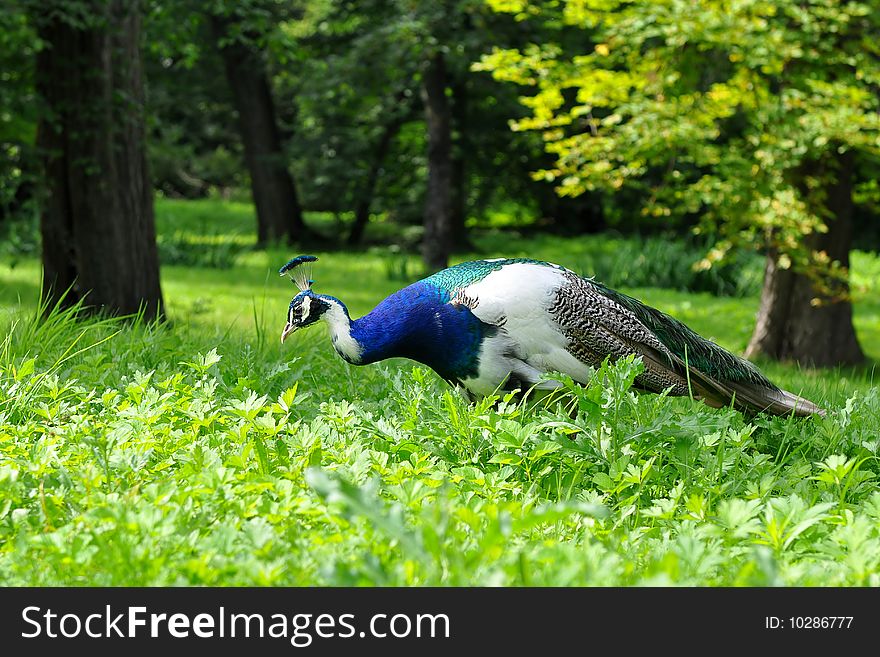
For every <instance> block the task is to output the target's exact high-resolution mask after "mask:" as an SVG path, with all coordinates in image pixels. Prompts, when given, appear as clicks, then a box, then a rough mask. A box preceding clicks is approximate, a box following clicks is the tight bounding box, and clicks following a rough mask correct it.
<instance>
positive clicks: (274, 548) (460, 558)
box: [0, 204, 880, 586]
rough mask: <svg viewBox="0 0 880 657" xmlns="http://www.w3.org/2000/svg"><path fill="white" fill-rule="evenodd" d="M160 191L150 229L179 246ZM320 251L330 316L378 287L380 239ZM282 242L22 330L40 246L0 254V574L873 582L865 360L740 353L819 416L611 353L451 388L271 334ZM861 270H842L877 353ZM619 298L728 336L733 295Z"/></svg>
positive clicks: (747, 307)
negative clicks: (702, 389) (585, 378)
mask: <svg viewBox="0 0 880 657" xmlns="http://www.w3.org/2000/svg"><path fill="white" fill-rule="evenodd" d="M158 207H159V209H160V211H161V210H162V207H163V205H162V204H159V206H158ZM224 207H225V206H224ZM186 208H187V210H188V211H189V214H187V213H185V212H184V213H180V212H178V214H177V215H175V218H174V220H173V221H172V220H171V217H169V216H166V217H162V216H160V217H159V221H158V224H159V227H160V231H164V232H165V233H167V234H174V231H188V232H189V233H192V234H194V235H196V237H198V234H199V230H201V229H200V228H199V226H200V224H201V219H200V218H199V217H200V216H201V215H199V214H198V212H197V210H198V208H191V207H190V206H186ZM172 209H174V210H175V212H177V211H178V210H180V208H178V207H177V206H174V207H173V208H172ZM207 209H208V210H210V209H211V208H207ZM226 209H227V210H229V211H230V212H232V211H233V210H234V211H235V212H234V217H233V218H234V221H232V220H230V222H229V225H228V226H226V227H225V228H224V226H225V224H224V223H223V222H224V221H225V220H224V219H223V218H222V215H218V216H220V217H221V219H218V221H216V222H214V223H213V224H211V231H212V233H211V234H212V235H216V236H219V237H218V239H220V238H222V239H225V240H226V241H227V242H229V243H235V240H236V239H238V240H240V239H241V235H243V234H244V232H243V231H245V230H246V226H245V224H247V223H248V222H249V221H250V220H251V219H252V217H249V216H247V214H246V212H245V210H247V208H245V209H241V208H236V207H232V206H229V207H227V208H226ZM178 215H179V216H178ZM223 235H228V239H227V238H224V237H223ZM607 246H608V245H603V242H602V240H601V239H600V238H596V237H589V238H584V239H573V238H565V239H562V238H550V237H542V238H540V239H531V240H529V241H526V240H521V241H519V240H516V239H509V240H507V241H506V242H505V243H504V244H503V248H504V252H497V251H495V250H494V249H493V247H492V243H491V240H484V241H483V249H482V252H481V253H480V254H479V255H482V256H485V257H492V256H494V255H513V256H515V255H530V256H532V257H540V258H543V259H546V260H551V261H557V262H564V263H569V262H572V263H575V264H576V263H578V262H581V261H583V262H584V263H586V262H587V261H588V260H589V258H590V257H592V256H591V254H595V253H601V252H602V250H603V248H605V247H607ZM612 248H614V247H612ZM318 255H319V256H320V257H321V265H322V267H321V271H320V275H319V276H318V275H316V278H318V279H319V280H318V282H317V284H316V285H317V286H319V287H322V288H323V289H325V290H328V291H331V290H332V291H334V292H336V293H338V294H344V295H345V298H346V299H350V300H351V306H350V307H351V310H352V312H353V313H357V314H359V313H362V312H365V311H367V310H369V309H370V308H371V307H372V305H373V304H375V303H376V302H377V301H378V300H380V299H381V298H382V297H383V296H384V295H386V294H388V293H390V292H392V291H393V290H395V289H397V288H399V287H400V285H401V284H402V283H403V282H404V281H401V280H396V279H395V280H392V279H391V278H389V276H388V275H387V268H386V264H387V263H386V262H385V260H384V259H383V254H381V253H369V252H368V253H359V254H358V255H357V257H352V256H351V254H346V253H318ZM289 257H290V254H289V253H287V252H282V251H280V250H277V249H275V250H271V249H270V250H268V251H253V250H249V249H247V250H241V251H240V252H238V255H237V256H236V258H235V259H234V260H232V261H231V262H230V263H229V265H230V266H229V268H228V269H222V270H220V269H215V268H210V267H195V268H191V267H184V266H182V265H168V266H165V267H163V281H162V282H163V289H164V291H165V295H166V300H167V303H168V308H169V313H170V321H169V322H168V323H166V324H161V325H160V324H147V323H144V322H142V321H137V319H134V320H127V321H123V320H114V319H101V318H95V317H91V318H90V317H85V316H82V315H81V313H80V312H79V311H78V310H77V309H73V310H69V311H65V312H59V311H57V310H55V311H52V312H49V313H48V316H47V317H45V318H44V319H42V320H40V321H38V320H37V318H38V317H39V316H40V315H41V314H46V312H45V311H46V310H47V309H40V308H38V302H37V299H38V288H37V286H36V285H35V281H38V280H39V270H38V263H37V262H36V260H35V259H33V258H31V259H28V258H24V259H18V260H17V261H16V263H15V264H16V266H15V267H14V268H12V267H10V266H9V264H8V263H6V262H0V324H2V325H3V327H4V329H5V330H4V332H3V334H2V335H3V336H4V337H3V338H2V340H0V583H2V584H4V585H112V586H121V585H133V586H136V585H205V584H214V585H270V584H271V585H453V586H459V585H516V586H520V585H524V586H530V585H562V586H583V585H614V586H617V585H624V586H630V585H645V584H660V585H686V586H690V585H700V586H717V585H746V586H752V585H761V586H764V585H784V586H794V585H817V586H825V585H827V586H854V585H869V586H877V585H880V575H878V572H880V488H878V474H880V462H878V449H880V394H878V391H877V388H876V385H875V379H874V377H873V373H872V371H871V370H870V369H868V370H867V371H859V370H839V371H830V372H815V371H809V370H799V369H797V368H795V367H792V366H790V365H784V364H771V363H762V367H763V369H764V370H765V371H766V372H767V373H768V374H769V375H770V376H771V378H773V379H774V380H775V381H777V382H778V383H779V384H781V385H783V386H784V387H785V388H787V389H789V390H792V391H794V392H797V393H799V394H803V395H805V396H808V397H810V398H811V399H814V400H815V401H817V402H819V403H820V404H822V405H823V406H825V407H826V408H827V409H828V410H829V412H828V414H827V416H826V417H824V418H819V417H814V418H807V419H786V418H768V417H763V416H758V417H754V418H746V417H743V416H742V415H740V414H739V413H736V412H734V411H732V410H730V409H711V408H709V407H707V406H704V405H702V404H700V403H698V402H693V401H691V400H688V399H686V398H684V399H683V398H676V399H670V398H665V397H662V396H658V395H639V394H637V393H635V392H634V391H633V390H632V387H631V384H632V381H633V378H634V377H635V376H636V374H637V372H638V371H639V368H640V367H641V364H640V363H639V362H638V361H626V360H625V361H620V362H618V363H615V364H610V363H606V364H604V365H603V366H602V367H601V368H600V369H599V370H598V371H597V372H596V375H595V376H594V378H593V380H592V383H591V384H590V385H589V386H586V387H583V386H579V385H576V384H574V383H573V382H571V381H566V385H565V386H564V388H563V390H561V391H560V393H559V394H558V395H556V396H554V397H552V398H549V399H545V400H543V401H542V402H540V403H538V401H537V400H533V399H531V398H527V399H526V400H525V401H517V400H516V399H514V398H512V397H503V396H502V397H498V398H489V399H486V400H483V401H481V402H477V403H468V402H466V401H465V400H464V399H463V398H462V397H461V396H459V395H458V394H457V393H456V392H455V391H454V390H452V389H451V388H449V387H448V386H447V385H446V384H445V383H443V382H442V381H441V380H439V379H438V378H437V377H436V376H435V375H434V374H433V373H432V372H429V371H426V370H424V369H422V368H419V367H414V366H413V364H412V363H411V362H409V361H402V360H393V361H388V362H386V363H385V364H383V365H376V366H369V367H362V368H355V367H352V366H349V365H347V364H346V363H344V362H342V361H341V360H340V359H339V358H338V357H337V356H336V354H335V353H334V352H333V351H332V347H331V346H330V345H329V342H328V341H327V340H326V339H324V336H321V335H320V334H319V332H318V331H314V332H303V333H300V334H297V335H295V336H294V337H293V338H292V339H291V340H289V341H288V343H287V344H285V345H284V348H282V347H281V345H279V344H278V338H277V335H278V333H279V332H280V329H281V325H282V323H283V321H284V319H285V314H284V313H285V310H286V308H287V303H288V302H289V298H290V294H291V290H290V289H288V287H289V286H282V285H281V283H282V282H281V281H279V280H278V276H277V274H276V273H275V272H276V271H277V268H278V266H279V264H280V263H283V262H285V261H286V260H287V259H288V258H289ZM462 257H463V258H466V257H471V256H468V255H463V256H462ZM878 263H880V260H878V259H877V258H876V257H875V256H872V255H870V254H856V257H855V258H854V260H853V280H854V281H855V282H856V283H857V287H859V288H860V290H861V291H859V292H858V293H859V294H860V295H862V296H861V297H860V298H859V299H858V300H857V304H856V306H855V307H856V317H855V323H856V327H857V330H858V331H859V336H860V338H861V339H862V341H863V344H864V346H865V348H866V350H867V351H868V353H869V355H870V356H871V357H873V358H875V359H877V358H880V352H877V351H876V345H878V344H880V307H878V305H877V301H876V299H877V298H878V297H877V294H876V288H875V286H876V281H877V280H878V278H877V276H876V274H877V272H878V271H880V264H878ZM584 267H585V268H586V267H588V265H586V264H585V265H584ZM581 273H585V274H590V273H592V272H589V271H582V272H581ZM624 291H625V292H628V293H631V294H634V295H635V296H638V297H639V298H642V299H645V300H646V301H648V302H649V303H651V305H654V306H656V307H659V308H660V309H662V310H665V311H667V312H671V313H672V314H674V315H675V316H677V317H679V318H681V319H683V320H684V321H686V322H687V323H688V324H689V325H691V326H692V327H693V328H694V329H696V330H697V331H698V332H700V333H701V334H703V335H706V336H707V337H711V338H712V339H714V340H716V341H717V342H719V343H720V344H722V345H724V346H725V347H728V348H730V349H733V350H734V351H741V350H742V348H743V347H744V346H745V343H746V341H747V339H748V333H749V330H750V327H751V324H752V322H753V321H754V312H755V309H756V308H757V299H756V298H755V297H754V296H751V297H749V296H746V297H743V298H731V297H724V298H719V297H715V296H711V295H709V294H705V293H702V294H693V293H685V292H681V291H675V290H669V289H659V288H624Z"/></svg>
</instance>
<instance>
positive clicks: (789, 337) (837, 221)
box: [746, 153, 865, 367]
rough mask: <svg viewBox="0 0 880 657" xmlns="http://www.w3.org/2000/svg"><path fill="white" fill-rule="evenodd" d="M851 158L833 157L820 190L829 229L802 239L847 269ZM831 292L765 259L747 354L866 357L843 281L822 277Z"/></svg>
mask: <svg viewBox="0 0 880 657" xmlns="http://www.w3.org/2000/svg"><path fill="white" fill-rule="evenodd" d="M852 174H853V157H852V154H851V153H847V154H845V155H842V156H838V158H837V167H836V178H835V182H834V184H831V185H829V186H828V187H826V189H825V193H826V196H825V200H824V202H823V203H824V205H825V208H826V209H827V210H828V211H829V212H830V213H831V214H832V215H833V218H830V219H827V220H826V222H827V224H828V232H827V233H816V234H812V235H810V236H809V237H807V238H806V243H807V246H808V248H811V249H813V250H816V251H825V252H826V253H827V254H828V256H829V257H830V258H831V260H832V261H834V260H836V261H838V262H840V264H841V265H842V266H843V267H846V268H848V267H849V251H850V247H851V244H852V213H853V201H852ZM826 285H827V286H828V287H829V289H830V292H831V293H830V294H829V293H828V292H825V293H817V291H816V290H815V289H814V286H813V282H812V281H811V280H810V279H809V278H808V277H807V276H805V275H803V274H801V273H797V272H795V271H792V270H791V269H781V268H779V266H778V265H777V259H776V257H775V255H774V254H770V255H769V256H768V258H767V265H766V269H765V273H764V288H763V291H762V293H761V306H760V309H759V311H758V320H757V324H756V326H755V332H754V334H753V335H752V339H751V341H750V342H749V346H748V349H747V350H746V356H747V357H750V358H751V357H754V356H759V355H762V356H767V357H770V358H774V359H777V360H794V361H797V362H799V363H802V364H804V365H811V366H816V367H834V366H836V365H855V364H858V363H862V362H864V360H865V355H864V353H863V352H862V349H861V347H860V346H859V342H858V339H857V338H856V332H855V328H854V327H853V323H852V304H851V303H850V301H849V284H848V282H847V281H845V280H844V281H832V280H828V281H826Z"/></svg>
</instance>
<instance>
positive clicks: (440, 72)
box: [422, 52, 452, 271]
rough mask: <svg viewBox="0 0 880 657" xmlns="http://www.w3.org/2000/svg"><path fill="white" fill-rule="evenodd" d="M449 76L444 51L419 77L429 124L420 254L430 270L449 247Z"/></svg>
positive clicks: (442, 260)
mask: <svg viewBox="0 0 880 657" xmlns="http://www.w3.org/2000/svg"><path fill="white" fill-rule="evenodd" d="M447 84H448V76H447V73H446V63H445V61H444V59H443V53H442V52H437V53H436V54H434V55H433V56H432V57H431V59H430V61H429V62H428V66H427V68H426V69H425V72H424V77H423V80H422V100H423V102H424V105H425V122H426V124H427V128H428V186H427V196H426V199H425V223H424V226H425V234H424V237H423V241H422V258H423V260H424V262H425V266H426V267H427V268H428V270H429V271H438V270H440V269H443V268H444V267H446V266H447V265H448V264H449V254H450V252H451V250H452V117H451V112H450V106H449V100H448V99H447V97H446V87H447Z"/></svg>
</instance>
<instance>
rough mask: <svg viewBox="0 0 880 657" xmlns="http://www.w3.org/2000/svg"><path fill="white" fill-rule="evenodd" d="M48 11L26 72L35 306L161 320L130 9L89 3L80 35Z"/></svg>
mask: <svg viewBox="0 0 880 657" xmlns="http://www.w3.org/2000/svg"><path fill="white" fill-rule="evenodd" d="M57 9H58V10H57V11H45V12H44V13H43V14H41V15H39V16H34V17H33V19H34V23H35V25H36V26H37V30H38V34H39V37H40V39H41V40H42V41H43V42H44V43H45V44H46V47H45V48H43V49H41V50H40V53H39V55H38V56H37V69H36V81H37V90H38V92H39V93H40V95H41V96H42V99H43V102H44V104H45V110H46V111H45V113H44V115H43V117H42V118H41V119H40V122H39V124H38V127H37V148H38V149H39V153H40V155H41V157H42V160H43V167H44V176H45V181H46V188H47V195H46V200H45V202H44V206H43V208H42V212H41V217H40V228H41V232H42V241H43V256H42V257H43V296H44V299H45V300H46V301H47V302H48V304H49V307H50V308H51V307H52V306H53V305H54V304H56V303H57V302H59V301H60V302H61V305H62V306H71V305H72V304H74V303H75V302H76V301H78V300H80V299H83V298H85V304H86V305H87V306H89V307H92V308H95V309H99V310H105V311H107V312H110V313H114V314H131V313H136V312H138V311H143V313H144V316H145V317H146V318H147V319H154V318H157V317H161V316H162V315H163V304H162V291H161V288H160V285H159V258H158V254H157V249H156V229H155V223H154V217H153V190H152V186H151V183H150V177H149V174H148V169H147V159H146V149H145V128H144V94H143V78H142V67H141V52H140V29H141V16H140V14H139V11H140V3H139V2H138V1H137V0H112V1H111V2H107V3H94V6H93V9H94V13H92V14H91V16H90V20H91V21H92V23H91V25H90V26H84V27H74V26H72V25H70V24H69V23H68V22H67V21H66V20H65V17H64V15H63V11H64V9H63V7H59V8H57ZM65 293H66V295H65Z"/></svg>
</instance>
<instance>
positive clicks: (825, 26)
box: [479, 0, 880, 268]
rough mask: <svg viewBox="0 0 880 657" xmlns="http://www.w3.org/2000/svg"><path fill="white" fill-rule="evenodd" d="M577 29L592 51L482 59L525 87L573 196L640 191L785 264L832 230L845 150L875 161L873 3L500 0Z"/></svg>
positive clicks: (721, 243)
mask: <svg viewBox="0 0 880 657" xmlns="http://www.w3.org/2000/svg"><path fill="white" fill-rule="evenodd" d="M490 4H491V5H493V6H495V7H496V8H497V9H499V10H501V11H507V12H513V13H515V14H516V15H517V17H518V18H519V19H525V18H528V17H530V16H537V17H540V19H541V20H545V21H550V22H553V21H555V22H558V23H563V24H566V25H570V26H574V27H577V28H580V29H581V30H583V37H584V38H583V44H582V48H581V49H580V50H579V51H578V50H574V51H573V50H571V49H566V50H563V49H561V48H559V47H558V46H556V45H554V44H549V43H545V44H544V45H541V46H537V45H532V46H529V47H527V48H523V49H519V50H511V49H506V50H505V49H499V50H496V51H495V52H493V53H492V54H490V55H488V56H487V57H485V58H484V60H483V62H482V64H481V65H480V66H479V68H483V69H488V70H491V71H492V72H493V74H494V75H495V76H496V77H497V78H499V79H502V80H507V81H510V82H514V83H517V84H520V85H525V86H526V87H527V88H528V90H529V92H530V93H529V94H528V95H526V96H524V97H523V98H522V102H523V103H524V104H525V105H526V106H527V107H528V108H529V110H530V112H531V115H530V116H528V117H527V118H524V119H521V120H519V121H517V122H516V123H515V129H517V130H539V131H541V134H542V136H543V138H544V140H545V142H546V146H547V150H548V152H549V153H550V154H552V155H553V157H554V160H555V161H554V163H553V165H552V166H549V167H545V168H543V169H542V170H539V171H537V172H536V174H535V175H536V177H538V178H544V179H547V180H552V181H555V183H556V184H557V189H558V191H559V193H560V194H563V195H578V194H582V193H584V192H585V191H587V190H590V189H593V188H602V189H607V190H618V189H623V188H636V189H641V190H642V191H643V192H644V197H645V200H646V203H645V204H644V207H643V208H642V212H643V213H645V214H646V215H647V216H651V217H655V218H657V219H658V220H661V221H665V218H666V217H671V216H672V217H674V216H679V217H682V216H697V217H699V218H700V226H699V229H698V230H699V231H700V232H703V233H705V234H707V235H710V236H714V237H716V238H717V240H718V243H717V245H716V247H715V248H714V249H712V251H710V252H709V254H708V257H707V258H706V260H705V261H703V262H702V263H701V266H702V267H709V266H710V265H711V264H712V263H713V262H715V261H717V260H719V259H721V258H722V257H723V256H724V255H725V254H726V253H727V252H728V251H729V250H730V248H731V247H732V246H733V245H735V244H743V243H747V244H751V245H757V246H759V247H765V246H771V247H773V248H774V249H776V250H777V251H778V252H779V253H780V254H781V255H780V259H779V263H780V266H782V267H783V268H786V267H789V266H792V265H800V266H804V265H805V263H806V261H807V259H808V258H812V261H813V262H814V263H819V264H824V265H828V264H829V263H828V257H827V255H823V254H822V253H818V254H809V253H805V247H804V245H803V244H804V243H803V236H804V235H805V234H807V233H810V232H823V231H824V230H825V221H826V220H827V219H828V218H829V216H830V215H829V210H832V211H833V208H830V209H829V208H827V207H825V205H824V203H825V201H826V200H827V199H826V196H825V194H826V190H827V187H828V186H829V185H830V184H831V183H832V182H833V181H835V180H837V178H838V176H840V175H842V174H840V171H839V169H838V165H839V160H840V157H841V154H843V153H853V152H855V153H859V154H860V156H861V157H863V158H870V159H872V160H873V161H876V158H877V155H878V154H880V147H878V145H880V122H878V113H877V109H878V97H877V94H876V84H877V81H878V80H880V57H878V55H880V52H878V49H877V45H876V43H875V42H874V39H873V36H872V35H873V34H874V33H875V32H876V30H877V27H878V23H877V20H878V18H877V12H876V11H874V10H873V9H872V6H871V4H870V3H866V2H845V3H839V2H837V1H836V0H811V1H810V2H804V3H791V2H787V1H786V0H770V1H762V2H738V3H730V2H725V1H719V0H701V1H700V2H676V1H671V0H670V1H663V2H654V1H647V0H645V1H641V0H640V1H637V2H620V1H618V0H608V1H607V2H585V1H582V0H568V1H566V2H562V3H541V2H518V1H517V2H507V1H495V0H490Z"/></svg>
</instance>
